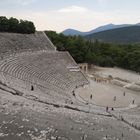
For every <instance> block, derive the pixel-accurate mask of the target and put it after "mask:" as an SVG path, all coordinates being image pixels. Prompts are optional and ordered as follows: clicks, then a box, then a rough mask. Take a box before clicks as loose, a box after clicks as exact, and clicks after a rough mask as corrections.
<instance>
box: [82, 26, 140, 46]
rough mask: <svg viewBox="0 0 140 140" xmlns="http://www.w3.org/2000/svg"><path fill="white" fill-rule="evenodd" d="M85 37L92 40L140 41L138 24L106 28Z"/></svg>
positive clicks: (123, 42) (126, 42)
mask: <svg viewBox="0 0 140 140" xmlns="http://www.w3.org/2000/svg"><path fill="white" fill-rule="evenodd" d="M85 38H87V39H90V40H94V39H98V40H100V41H102V42H112V43H119V44H120V43H121V44H129V43H140V25H138V24H137V25H133V26H128V27H121V28H117V29H111V30H106V31H102V32H98V33H94V34H90V35H87V36H85Z"/></svg>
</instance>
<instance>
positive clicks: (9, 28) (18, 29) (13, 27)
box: [0, 16, 35, 34]
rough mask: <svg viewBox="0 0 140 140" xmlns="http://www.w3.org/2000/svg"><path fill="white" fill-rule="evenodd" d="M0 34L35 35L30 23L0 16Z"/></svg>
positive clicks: (32, 24)
mask: <svg viewBox="0 0 140 140" xmlns="http://www.w3.org/2000/svg"><path fill="white" fill-rule="evenodd" d="M0 32H11V33H23V34H31V33H35V26H34V23H33V22H31V21H27V20H18V19H16V18H13V17H11V18H9V19H8V18H6V17H5V16H0Z"/></svg>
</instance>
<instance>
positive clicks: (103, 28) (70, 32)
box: [62, 23, 140, 36]
mask: <svg viewBox="0 0 140 140" xmlns="http://www.w3.org/2000/svg"><path fill="white" fill-rule="evenodd" d="M128 26H140V23H137V24H120V25H115V24H112V23H110V24H106V25H103V26H100V27H97V28H95V29H93V30H90V31H88V32H82V31H78V30H76V29H71V28H69V29H66V30H64V31H63V32H62V33H63V34H64V35H66V36H68V35H71V36H74V35H77V36H78V35H80V36H86V35H90V34H93V33H98V32H102V31H107V30H111V29H117V28H122V27H128Z"/></svg>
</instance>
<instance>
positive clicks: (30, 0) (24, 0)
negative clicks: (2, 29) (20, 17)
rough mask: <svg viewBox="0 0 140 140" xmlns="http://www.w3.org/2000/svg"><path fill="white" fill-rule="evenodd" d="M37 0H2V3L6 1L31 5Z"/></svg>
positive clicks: (7, 2)
mask: <svg viewBox="0 0 140 140" xmlns="http://www.w3.org/2000/svg"><path fill="white" fill-rule="evenodd" d="M35 1H36V0H0V2H1V3H5V4H11V3H12V4H13V3H15V4H19V5H29V4H31V3H33V2H35Z"/></svg>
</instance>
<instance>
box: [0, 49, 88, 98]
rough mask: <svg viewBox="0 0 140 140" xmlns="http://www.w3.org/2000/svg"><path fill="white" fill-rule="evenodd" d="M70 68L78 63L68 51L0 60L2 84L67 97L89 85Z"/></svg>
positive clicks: (79, 74)
mask: <svg viewBox="0 0 140 140" xmlns="http://www.w3.org/2000/svg"><path fill="white" fill-rule="evenodd" d="M69 66H73V67H77V64H76V63H75V62H74V60H73V59H72V57H71V56H70V55H69V53H67V52H57V51H54V52H43V51H39V52H37V53H29V54H28V53H24V54H23V53H22V55H20V54H18V55H16V56H14V57H9V58H7V59H6V60H3V61H1V62H0V75H1V77H4V78H3V81H2V82H3V83H7V84H9V86H11V87H13V88H19V90H21V89H22V88H23V89H27V90H30V88H31V85H35V86H37V87H38V88H39V89H40V90H42V91H43V92H44V91H46V93H47V92H48V91H49V93H50V92H53V93H58V94H59V95H64V96H66V93H68V92H71V91H72V90H73V89H74V88H75V87H77V86H79V85H83V84H87V83H88V82H87V80H86V78H85V77H84V75H83V74H82V73H81V72H80V71H70V70H69V68H68V67H69ZM18 81H20V82H18ZM22 82H24V84H22ZM26 83H27V84H26Z"/></svg>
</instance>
